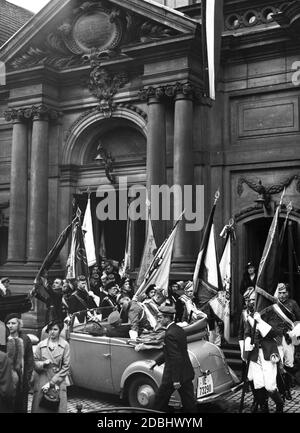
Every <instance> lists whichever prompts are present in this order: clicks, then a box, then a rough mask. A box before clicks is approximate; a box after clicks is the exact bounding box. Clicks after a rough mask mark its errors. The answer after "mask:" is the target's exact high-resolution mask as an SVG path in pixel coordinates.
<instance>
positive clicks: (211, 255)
mask: <svg viewBox="0 0 300 433" xmlns="http://www.w3.org/2000/svg"><path fill="white" fill-rule="evenodd" d="M219 197H220V193H219V191H217V192H216V194H215V201H214V204H213V207H212V209H211V212H210V215H209V218H208V221H207V223H206V226H205V230H204V235H203V238H202V242H201V246H200V251H199V254H198V258H197V262H196V266H195V270H194V276H193V286H194V298H195V299H196V300H197V301H196V302H197V304H198V306H199V308H200V309H201V310H202V311H203V312H204V313H205V314H206V315H207V316H208V326H209V334H210V337H209V340H210V341H211V342H214V340H215V321H216V316H215V313H214V311H213V309H212V308H211V305H210V303H211V301H212V300H213V299H214V298H215V297H216V296H217V295H218V291H219V290H221V289H222V280H221V274H220V268H219V260H218V254H217V250H216V242H215V228H214V221H213V219H214V213H215V209H216V204H217V201H218V199H219Z"/></svg>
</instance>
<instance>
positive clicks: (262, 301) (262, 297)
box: [255, 191, 292, 327]
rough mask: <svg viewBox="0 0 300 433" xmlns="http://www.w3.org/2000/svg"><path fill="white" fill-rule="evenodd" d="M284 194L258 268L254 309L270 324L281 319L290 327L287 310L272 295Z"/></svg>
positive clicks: (277, 273)
mask: <svg viewBox="0 0 300 433" xmlns="http://www.w3.org/2000/svg"><path fill="white" fill-rule="evenodd" d="M284 194H285V191H284V192H283V194H282V196H281V200H280V203H279V205H278V206H277V209H276V212H275V214H274V217H273V220H272V224H271V227H270V229H269V233H268V237H267V240H266V243H265V247H264V251H263V254H262V257H261V260H260V264H259V268H258V273H257V281H256V286H255V294H256V296H255V311H257V312H259V313H260V314H261V315H264V316H265V317H264V320H265V321H266V322H268V323H270V324H275V325H276V324H277V323H278V320H283V321H284V322H286V323H288V324H289V325H290V326H291V327H292V322H291V320H290V318H289V311H288V310H287V309H286V308H285V307H284V305H283V304H282V303H281V302H279V301H278V300H277V299H276V298H275V297H274V296H273V295H274V293H275V291H276V288H277V285H278V282H279V271H280V257H281V253H280V236H279V227H278V220H279V213H280V209H281V205H282V199H283V196H284ZM272 313H275V315H274V314H273V315H272ZM271 322H272V323H271Z"/></svg>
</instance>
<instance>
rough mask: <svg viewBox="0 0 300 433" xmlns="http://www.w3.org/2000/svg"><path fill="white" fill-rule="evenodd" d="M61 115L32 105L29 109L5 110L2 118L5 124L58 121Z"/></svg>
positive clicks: (43, 107) (51, 109) (44, 106)
mask: <svg viewBox="0 0 300 433" xmlns="http://www.w3.org/2000/svg"><path fill="white" fill-rule="evenodd" d="M62 115H63V113H62V112H60V111H57V110H55V109H53V108H51V107H48V106H47V105H44V104H40V105H33V106H31V107H22V108H12V109H10V110H6V111H4V113H3V116H4V118H5V120H6V121H7V122H11V121H15V122H24V121H26V120H32V119H34V120H42V119H49V120H53V121H55V120H58V119H59V118H60V117H61V116H62Z"/></svg>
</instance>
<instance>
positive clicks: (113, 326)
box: [104, 311, 131, 338]
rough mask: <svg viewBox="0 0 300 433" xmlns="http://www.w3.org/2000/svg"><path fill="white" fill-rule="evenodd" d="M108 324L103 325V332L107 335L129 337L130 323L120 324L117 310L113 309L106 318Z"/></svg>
mask: <svg viewBox="0 0 300 433" xmlns="http://www.w3.org/2000/svg"><path fill="white" fill-rule="evenodd" d="M107 322H108V325H106V327H105V331H104V334H105V335H106V336H107V337H121V338H129V331H130V329H131V325H129V324H125V323H124V324H122V320H121V317H120V313H119V312H118V311H113V312H112V313H110V315H109V316H108V318H107Z"/></svg>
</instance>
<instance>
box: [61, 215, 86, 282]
mask: <svg viewBox="0 0 300 433" xmlns="http://www.w3.org/2000/svg"><path fill="white" fill-rule="evenodd" d="M76 216H77V218H76V220H75V222H74V223H73V227H72V241H71V248H70V254H69V258H68V261H67V276H66V278H68V279H75V278H77V277H78V276H79V275H84V276H85V277H86V280H87V282H88V284H89V267H88V263H87V258H86V251H85V245H84V240H83V233H82V227H81V221H80V217H81V211H80V210H79V209H78V210H77V215H76Z"/></svg>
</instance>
